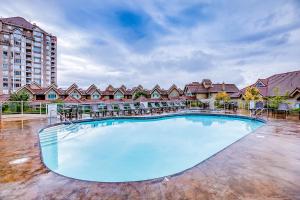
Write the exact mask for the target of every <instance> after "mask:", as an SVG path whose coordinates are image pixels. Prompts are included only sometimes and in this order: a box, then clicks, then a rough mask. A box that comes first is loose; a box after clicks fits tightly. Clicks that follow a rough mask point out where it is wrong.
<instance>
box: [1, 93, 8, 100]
mask: <svg viewBox="0 0 300 200" xmlns="http://www.w3.org/2000/svg"><path fill="white" fill-rule="evenodd" d="M8 100H9V94H2V95H0V102H5V101H8Z"/></svg>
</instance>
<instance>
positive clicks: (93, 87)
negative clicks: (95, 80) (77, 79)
mask: <svg viewBox="0 0 300 200" xmlns="http://www.w3.org/2000/svg"><path fill="white" fill-rule="evenodd" d="M95 91H96V92H98V93H99V94H101V91H100V90H99V89H98V88H97V87H96V85H94V84H92V85H91V86H90V87H88V89H86V91H85V93H86V94H88V95H91V94H93V93H94V92H95Z"/></svg>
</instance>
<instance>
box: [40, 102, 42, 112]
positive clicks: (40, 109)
mask: <svg viewBox="0 0 300 200" xmlns="http://www.w3.org/2000/svg"><path fill="white" fill-rule="evenodd" d="M40 115H42V103H41V102H40Z"/></svg>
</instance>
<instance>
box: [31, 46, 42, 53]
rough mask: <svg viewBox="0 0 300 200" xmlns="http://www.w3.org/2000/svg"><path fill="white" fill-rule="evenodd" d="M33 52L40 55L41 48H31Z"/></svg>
mask: <svg viewBox="0 0 300 200" xmlns="http://www.w3.org/2000/svg"><path fill="white" fill-rule="evenodd" d="M33 51H34V52H35V53H41V48H40V47H33Z"/></svg>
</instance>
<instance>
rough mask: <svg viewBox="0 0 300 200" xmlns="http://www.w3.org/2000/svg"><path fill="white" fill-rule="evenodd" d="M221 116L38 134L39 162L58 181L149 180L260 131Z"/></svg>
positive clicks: (85, 125) (88, 125)
mask: <svg viewBox="0 0 300 200" xmlns="http://www.w3.org/2000/svg"><path fill="white" fill-rule="evenodd" d="M262 125H263V123H262V122H259V121H254V120H249V119H242V118H231V117H225V116H205V115H184V116H172V117H164V118H159V119H146V120H145V119H114V120H113V119H111V120H104V121H90V122H81V123H79V124H77V125H69V126H66V125H60V126H57V127H51V128H47V129H44V130H43V131H41V132H40V135H39V136H40V143H41V148H42V157H43V161H44V163H45V164H46V166H47V167H48V168H50V169H51V170H53V171H55V172H57V173H59V174H62V175H64V176H68V177H72V178H76V179H82V180H90V181H100V182H124V181H138V180H146V179H153V178H158V177H163V176H168V175H172V174H175V173H178V172H181V171H183V170H186V169H188V168H191V167H193V166H195V165H197V164H198V163H200V162H201V161H203V160H205V159H207V158H209V157H210V156H212V155H213V154H215V153H217V152H219V151H220V150H222V149H224V148H225V147H227V146H228V145H230V144H232V143H233V142H235V141H237V140H238V139H240V138H242V137H243V136H245V135H247V134H248V133H250V132H252V131H253V130H255V129H256V128H258V127H260V126H262Z"/></svg>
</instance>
